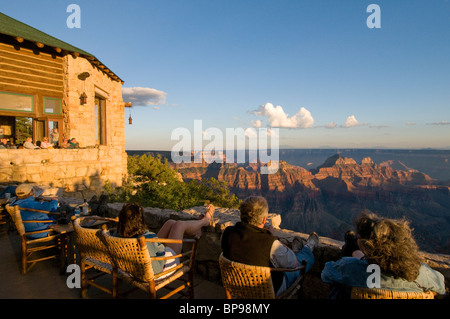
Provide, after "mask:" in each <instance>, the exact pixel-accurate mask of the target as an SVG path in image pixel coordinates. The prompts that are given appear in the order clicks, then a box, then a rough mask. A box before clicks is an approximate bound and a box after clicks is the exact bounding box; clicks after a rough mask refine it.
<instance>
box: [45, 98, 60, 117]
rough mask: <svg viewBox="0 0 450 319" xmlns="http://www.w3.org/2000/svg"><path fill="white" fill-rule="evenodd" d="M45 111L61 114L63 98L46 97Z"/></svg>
mask: <svg viewBox="0 0 450 319" xmlns="http://www.w3.org/2000/svg"><path fill="white" fill-rule="evenodd" d="M44 112H45V113H51V114H61V99H55V98H50V97H44Z"/></svg>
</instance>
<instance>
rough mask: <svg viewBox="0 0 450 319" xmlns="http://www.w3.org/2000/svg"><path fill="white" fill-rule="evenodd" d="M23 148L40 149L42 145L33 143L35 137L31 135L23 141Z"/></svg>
mask: <svg viewBox="0 0 450 319" xmlns="http://www.w3.org/2000/svg"><path fill="white" fill-rule="evenodd" d="M23 148H27V149H38V148H40V147H39V146H36V145H34V144H33V139H32V138H31V137H27V138H26V140H25V142H24V143H23Z"/></svg>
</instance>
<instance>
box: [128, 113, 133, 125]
mask: <svg viewBox="0 0 450 319" xmlns="http://www.w3.org/2000/svg"><path fill="white" fill-rule="evenodd" d="M128 124H130V125H131V124H133V119H132V118H131V114H130V117H129V118H128Z"/></svg>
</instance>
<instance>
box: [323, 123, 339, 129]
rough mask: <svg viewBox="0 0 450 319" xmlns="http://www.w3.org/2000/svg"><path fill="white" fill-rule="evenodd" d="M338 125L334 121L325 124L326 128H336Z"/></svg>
mask: <svg viewBox="0 0 450 319" xmlns="http://www.w3.org/2000/svg"><path fill="white" fill-rule="evenodd" d="M336 126H337V125H336V123H334V122H330V123H328V124H327V125H325V127H326V128H335V127H336Z"/></svg>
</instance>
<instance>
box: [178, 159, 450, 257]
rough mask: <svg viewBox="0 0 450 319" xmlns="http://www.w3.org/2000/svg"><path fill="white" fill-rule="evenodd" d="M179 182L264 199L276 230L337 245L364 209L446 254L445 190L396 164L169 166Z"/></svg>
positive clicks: (449, 207) (449, 206)
mask: <svg viewBox="0 0 450 319" xmlns="http://www.w3.org/2000/svg"><path fill="white" fill-rule="evenodd" d="M172 165H173V167H174V168H176V169H177V170H178V172H179V173H180V174H181V176H182V177H183V179H184V180H190V179H198V180H201V179H205V178H210V177H214V178H216V179H217V180H219V181H224V182H226V183H227V185H228V186H229V188H230V191H231V192H233V193H234V194H235V195H236V196H238V197H239V198H241V199H244V198H245V197H247V196H250V195H261V196H264V197H265V198H266V199H267V201H268V202H269V207H270V212H271V213H277V214H280V215H281V216H282V221H283V222H282V224H281V226H280V227H282V228H285V229H290V230H293V231H298V232H302V233H309V232H312V231H316V232H318V233H319V234H320V235H321V236H327V237H331V238H334V239H337V240H343V236H344V233H345V231H347V230H349V229H353V220H354V218H355V217H356V216H357V215H358V214H359V213H360V212H361V211H362V210H364V209H367V210H370V211H372V212H375V213H377V214H379V215H381V216H386V217H391V218H406V219H408V220H409V221H410V222H411V226H412V227H413V228H414V234H415V238H416V240H417V242H418V244H419V246H420V248H421V249H422V250H424V251H428V252H434V253H445V254H450V188H449V187H448V186H447V185H442V184H440V183H437V182H436V181H435V180H434V179H432V178H431V177H430V176H428V175H427V174H424V173H422V172H419V171H417V170H413V169H409V168H408V167H407V166H406V165H403V164H402V163H399V162H397V161H384V162H382V163H380V164H375V163H374V161H372V159H371V158H369V157H366V158H363V159H362V160H361V162H360V163H357V162H356V161H355V160H354V159H352V158H347V157H342V156H340V155H338V154H336V155H334V156H331V157H329V158H328V159H327V160H325V162H324V163H323V164H322V165H319V166H318V167H317V168H315V169H311V170H307V169H305V168H303V167H300V166H295V165H290V164H288V163H286V162H284V161H280V162H279V169H278V171H277V172H276V173H275V174H260V167H261V165H262V164H260V163H254V164H248V163H247V164H235V163H211V164H207V163H205V162H203V163H191V164H185V163H181V164H172Z"/></svg>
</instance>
